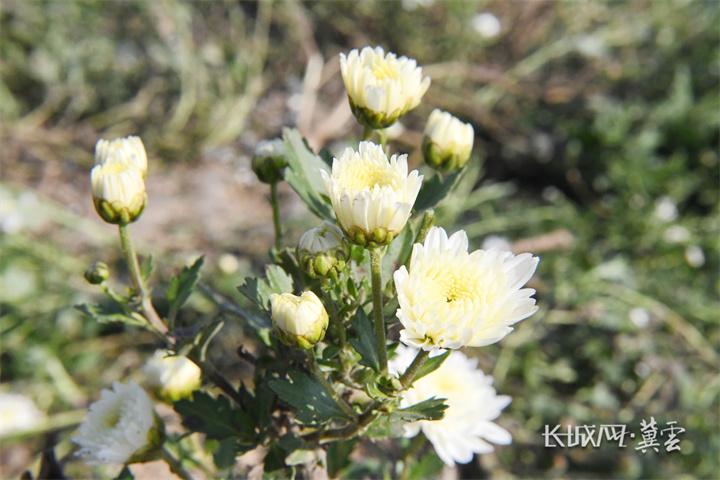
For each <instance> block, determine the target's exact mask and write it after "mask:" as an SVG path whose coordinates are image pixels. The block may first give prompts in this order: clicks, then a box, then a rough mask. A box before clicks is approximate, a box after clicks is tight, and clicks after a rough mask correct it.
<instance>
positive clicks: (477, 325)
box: [394, 227, 539, 351]
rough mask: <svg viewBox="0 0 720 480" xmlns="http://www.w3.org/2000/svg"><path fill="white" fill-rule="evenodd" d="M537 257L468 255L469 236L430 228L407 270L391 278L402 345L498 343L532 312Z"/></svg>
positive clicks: (478, 252) (499, 253)
mask: <svg viewBox="0 0 720 480" xmlns="http://www.w3.org/2000/svg"><path fill="white" fill-rule="evenodd" d="M538 261H539V259H538V257H534V256H532V255H531V254H529V253H523V254H520V255H513V254H512V253H510V252H503V251H499V250H475V251H474V252H472V253H468V238H467V234H466V233H465V232H464V231H463V230H460V231H458V232H455V233H454V234H453V235H452V236H451V237H450V238H448V236H447V233H445V230H443V229H442V228H438V227H433V228H432V229H430V231H429V232H428V235H427V237H426V239H425V243H424V244H420V243H416V244H415V245H414V246H413V251H412V256H411V258H410V268H409V269H407V268H405V266H402V267H400V269H399V270H397V271H396V272H395V274H394V278H395V288H396V289H397V293H398V303H399V305H400V308H398V310H397V317H398V319H399V320H400V323H402V325H403V327H404V328H403V330H401V331H400V340H401V341H402V342H403V343H405V344H406V345H411V346H414V347H417V348H422V349H424V350H428V351H432V350H434V349H438V348H460V347H463V346H471V347H479V346H483V345H489V344H491V343H495V342H497V341H499V340H500V339H502V338H503V337H504V336H505V335H507V334H508V333H510V332H511V331H512V330H513V329H512V326H511V325H513V324H515V323H517V322H519V321H520V320H523V319H524V318H527V317H529V316H530V315H532V314H533V313H535V311H537V307H536V306H535V299H534V298H532V295H533V294H534V293H535V290H533V289H531V288H522V286H523V285H525V283H526V282H527V281H528V280H530V277H532V275H533V273H534V272H535V269H536V268H537V264H538Z"/></svg>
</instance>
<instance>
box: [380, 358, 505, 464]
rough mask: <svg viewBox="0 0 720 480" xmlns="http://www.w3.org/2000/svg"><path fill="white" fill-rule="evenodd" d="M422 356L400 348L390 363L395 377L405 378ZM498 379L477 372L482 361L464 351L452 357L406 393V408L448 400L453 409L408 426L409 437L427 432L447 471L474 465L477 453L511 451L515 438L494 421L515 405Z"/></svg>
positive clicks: (404, 405) (402, 404) (404, 404)
mask: <svg viewBox="0 0 720 480" xmlns="http://www.w3.org/2000/svg"><path fill="white" fill-rule="evenodd" d="M415 354H416V350H415V349H412V348H407V347H404V346H402V345H400V346H399V347H398V349H397V354H396V357H395V358H394V359H392V360H391V361H390V365H389V368H390V371H391V372H393V373H402V372H404V371H405V369H406V368H407V367H408V365H410V363H411V362H412V360H413V358H415ZM492 383H493V378H492V377H491V376H489V375H485V374H484V373H483V372H482V371H481V370H480V369H478V368H477V360H476V359H470V358H468V357H466V356H465V355H463V354H462V353H460V352H458V351H454V352H452V353H450V355H449V356H448V358H447V359H445V361H444V362H443V364H442V365H441V366H440V368H438V369H437V370H435V371H434V372H432V373H430V374H428V375H426V376H424V377H422V378H420V379H419V380H416V381H415V382H414V383H413V386H412V387H411V388H410V389H409V390H407V391H405V392H403V393H402V396H401V400H400V402H401V403H400V405H401V406H402V407H408V406H411V405H415V404H416V403H419V402H422V401H424V400H427V399H429V398H432V397H435V398H445V399H447V400H446V401H445V403H446V404H447V406H448V407H447V409H446V410H445V415H444V416H443V418H442V419H440V420H421V421H419V422H414V423H411V424H408V425H406V426H405V435H406V436H408V437H414V436H415V435H417V434H418V433H420V431H421V430H422V433H423V434H425V436H426V437H427V439H428V440H430V443H432V445H433V447H434V448H435V452H436V453H437V454H438V456H439V457H440V458H441V459H442V461H443V462H445V464H446V465H449V466H453V465H454V464H455V463H468V462H469V461H470V460H472V458H473V455H474V454H476V453H489V452H492V451H493V449H494V448H493V446H492V445H491V444H490V443H489V442H492V443H495V444H498V445H508V444H510V443H511V441H512V438H511V436H510V433H509V432H508V431H507V430H505V429H504V428H501V427H499V426H498V425H496V424H495V423H493V420H495V419H496V418H498V417H499V416H500V413H501V411H502V409H503V408H505V407H506V406H507V405H508V404H509V403H510V400H511V399H510V397H509V396H507V395H498V394H497V393H496V392H495V389H494V388H493V386H492Z"/></svg>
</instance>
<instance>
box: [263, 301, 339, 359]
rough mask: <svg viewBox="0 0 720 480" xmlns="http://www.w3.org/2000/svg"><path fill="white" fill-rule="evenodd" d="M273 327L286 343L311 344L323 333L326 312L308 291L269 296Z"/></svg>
mask: <svg viewBox="0 0 720 480" xmlns="http://www.w3.org/2000/svg"><path fill="white" fill-rule="evenodd" d="M270 306H271V310H272V322H273V329H274V331H275V334H276V335H277V336H278V338H279V339H280V340H281V341H282V342H283V343H284V344H286V345H288V346H291V347H300V348H304V349H309V348H312V347H313V345H315V344H316V343H317V342H319V341H320V340H322V339H323V337H324V336H325V330H327V326H328V321H329V318H328V314H327V311H326V310H325V307H324V306H323V304H322V302H321V301H320V299H319V298H318V297H317V295H315V294H314V293H313V292H311V291H307V292H303V294H302V295H300V296H299V297H298V296H297V295H293V294H292V293H283V294H278V293H274V294H272V295H271V296H270Z"/></svg>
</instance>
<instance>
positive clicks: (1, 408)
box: [0, 393, 45, 437]
mask: <svg viewBox="0 0 720 480" xmlns="http://www.w3.org/2000/svg"><path fill="white" fill-rule="evenodd" d="M44 419H45V414H44V413H43V412H42V411H40V410H39V409H38V408H37V407H36V406H35V403H34V402H33V401H32V400H31V399H30V398H28V397H26V396H24V395H20V394H17V393H0V437H2V436H5V435H8V434H11V433H15V432H21V431H23V430H29V429H32V428H34V427H37V426H38V425H40V424H41V423H42V422H43V420H44Z"/></svg>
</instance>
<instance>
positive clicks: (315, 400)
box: [268, 370, 347, 424]
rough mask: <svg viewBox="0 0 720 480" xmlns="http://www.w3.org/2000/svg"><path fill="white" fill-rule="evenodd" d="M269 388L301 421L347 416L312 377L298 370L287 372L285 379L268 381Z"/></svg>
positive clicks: (311, 421)
mask: <svg viewBox="0 0 720 480" xmlns="http://www.w3.org/2000/svg"><path fill="white" fill-rule="evenodd" d="M268 385H269V386H270V388H271V389H272V390H273V391H274V392H275V393H276V394H277V395H278V397H280V399H281V400H282V401H283V402H285V403H286V404H288V405H290V406H291V407H293V408H294V409H295V410H296V412H297V418H298V420H299V421H300V422H302V423H309V424H315V423H323V422H326V421H328V420H332V419H343V418H347V416H346V415H345V413H344V412H343V411H342V409H341V408H340V407H339V406H338V404H337V403H335V400H334V399H333V398H332V397H330V395H328V393H327V392H326V391H325V389H324V388H323V387H322V385H321V384H320V383H319V382H318V381H317V380H315V379H314V378H312V377H310V376H308V375H307V374H305V373H303V372H300V371H298V370H291V371H289V372H288V378H287V379H274V380H270V381H269V382H268Z"/></svg>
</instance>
